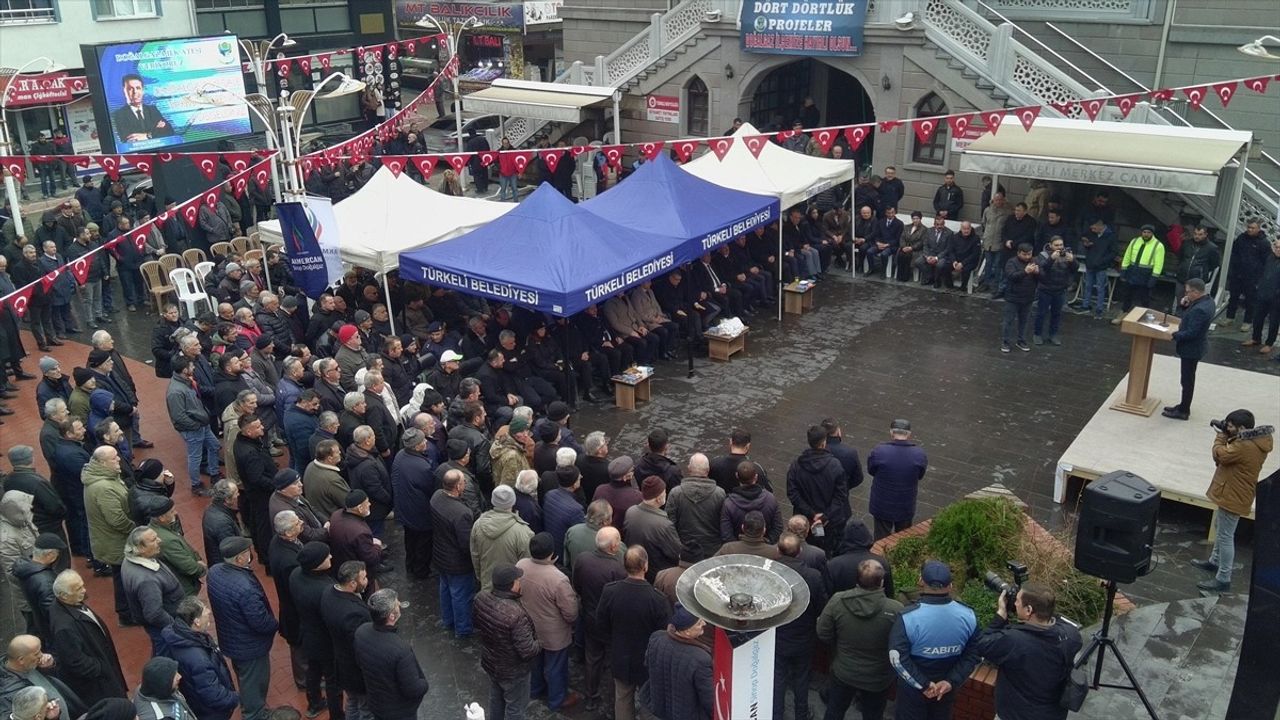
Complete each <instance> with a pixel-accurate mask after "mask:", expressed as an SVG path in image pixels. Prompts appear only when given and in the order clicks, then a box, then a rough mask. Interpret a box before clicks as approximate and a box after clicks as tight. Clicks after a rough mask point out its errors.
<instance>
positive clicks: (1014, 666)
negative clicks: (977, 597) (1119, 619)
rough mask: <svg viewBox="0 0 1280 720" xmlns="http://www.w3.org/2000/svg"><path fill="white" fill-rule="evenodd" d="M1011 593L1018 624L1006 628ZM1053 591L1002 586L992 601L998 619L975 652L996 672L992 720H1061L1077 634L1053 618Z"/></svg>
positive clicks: (1031, 585)
mask: <svg viewBox="0 0 1280 720" xmlns="http://www.w3.org/2000/svg"><path fill="white" fill-rule="evenodd" d="M1009 590H1016V594H1015V595H1014V597H1013V603H1012V609H1013V611H1014V612H1015V613H1016V614H1017V618H1018V620H1019V622H1017V623H1013V624H1011V623H1010V622H1009V610H1010V603H1009ZM1056 604H1057V597H1056V596H1055V595H1054V592H1053V589H1052V588H1050V587H1048V586H1046V585H1041V584H1039V583H1035V582H1029V583H1025V584H1023V585H1022V586H1021V587H1019V586H1018V585H1005V586H1004V589H1002V590H1001V591H1000V598H999V600H997V601H996V616H995V617H994V618H992V620H991V624H990V625H989V626H987V629H986V630H985V631H984V632H983V633H982V635H981V636H980V637H979V638H978V643H977V650H978V654H979V655H981V656H982V657H983V658H984V659H985V660H986V661H987V662H989V663H991V664H992V665H995V666H996V667H998V668H999V669H1000V673H999V675H997V676H996V717H998V718H999V719H1000V720H1063V719H1064V718H1066V717H1067V708H1066V706H1065V705H1063V704H1062V695H1063V690H1064V688H1065V686H1066V684H1067V680H1068V678H1069V677H1070V675H1071V667H1072V664H1073V663H1074V662H1075V657H1076V653H1078V652H1080V648H1081V647H1082V645H1083V643H1082V641H1081V639H1080V631H1079V630H1077V629H1076V627H1075V626H1074V625H1072V624H1071V623H1069V622H1066V621H1062V620H1060V619H1058V618H1056V617H1055V616H1054V607H1055V605H1056Z"/></svg>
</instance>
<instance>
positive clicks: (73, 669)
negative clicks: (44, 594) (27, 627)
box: [49, 602, 129, 705]
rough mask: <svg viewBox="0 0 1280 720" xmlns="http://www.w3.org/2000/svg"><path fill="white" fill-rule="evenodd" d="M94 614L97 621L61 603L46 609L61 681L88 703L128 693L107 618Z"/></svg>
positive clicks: (125, 695)
mask: <svg viewBox="0 0 1280 720" xmlns="http://www.w3.org/2000/svg"><path fill="white" fill-rule="evenodd" d="M81 607H86V606H81ZM95 617H97V619H98V622H94V621H93V618H90V617H89V616H88V615H87V614H85V613H84V612H83V611H82V610H81V609H80V608H77V607H71V606H68V605H64V604H62V603H61V602H54V603H53V605H52V606H51V607H50V608H49V627H50V628H52V630H53V645H54V647H55V648H57V651H56V652H57V653H58V667H59V669H60V672H61V675H62V680H63V681H64V682H66V684H67V685H68V686H69V687H70V688H71V689H72V690H74V691H75V693H76V694H77V695H79V696H80V699H81V700H83V701H84V702H85V703H86V704H88V705H93V704H94V703H96V702H98V701H99V700H102V699H104V698H109V697H118V698H122V697H127V696H128V694H129V686H128V685H126V684H125V681H124V673H123V672H122V671H121V670H120V658H119V657H118V656H117V655H116V644H115V642H113V641H112V639H111V630H110V629H109V625H108V623H107V620H106V619H105V618H103V617H102V616H101V615H97V614H95Z"/></svg>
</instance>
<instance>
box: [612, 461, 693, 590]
mask: <svg viewBox="0 0 1280 720" xmlns="http://www.w3.org/2000/svg"><path fill="white" fill-rule="evenodd" d="M640 493H641V495H642V496H643V497H644V500H643V501H642V502H641V503H640V504H639V505H633V506H631V507H630V508H627V514H626V517H625V518H624V519H623V521H622V537H623V539H624V540H625V541H626V544H627V545H628V546H630V545H643V546H644V549H645V550H646V551H648V553H649V572H648V573H647V574H646V576H645V577H646V579H647V580H648V581H649V582H653V578H654V576H656V575H657V574H658V572H659V571H661V570H666V569H667V568H669V567H675V566H676V565H679V564H680V549H681V547H682V544H681V542H680V535H679V533H677V532H676V526H675V524H674V523H672V522H671V519H670V518H668V517H667V513H666V512H665V511H663V509H662V506H663V505H665V504H666V502H667V484H666V483H665V482H663V480H662V478H660V477H658V476H657V475H650V476H649V477H647V478H645V479H644V482H642V483H640Z"/></svg>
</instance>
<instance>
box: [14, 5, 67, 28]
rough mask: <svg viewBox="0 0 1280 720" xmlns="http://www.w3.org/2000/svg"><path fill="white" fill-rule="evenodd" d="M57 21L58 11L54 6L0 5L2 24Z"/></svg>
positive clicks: (34, 23)
mask: <svg viewBox="0 0 1280 720" xmlns="http://www.w3.org/2000/svg"><path fill="white" fill-rule="evenodd" d="M57 21H58V11H57V10H55V9H53V8H52V7H29V8H6V7H0V25H41V24H44V23H52V22H57Z"/></svg>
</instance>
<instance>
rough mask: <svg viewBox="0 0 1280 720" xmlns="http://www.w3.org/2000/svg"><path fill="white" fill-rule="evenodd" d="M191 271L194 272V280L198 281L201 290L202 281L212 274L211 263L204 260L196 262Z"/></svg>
mask: <svg viewBox="0 0 1280 720" xmlns="http://www.w3.org/2000/svg"><path fill="white" fill-rule="evenodd" d="M191 269H192V270H195V271H196V280H198V281H200V287H202V288H203V287H204V279H205V278H207V277H209V273H211V272H213V261H212V260H205V261H204V262H198V263H196V266H195V267H193V268H191Z"/></svg>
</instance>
